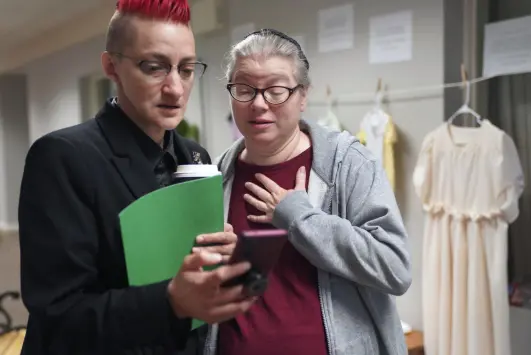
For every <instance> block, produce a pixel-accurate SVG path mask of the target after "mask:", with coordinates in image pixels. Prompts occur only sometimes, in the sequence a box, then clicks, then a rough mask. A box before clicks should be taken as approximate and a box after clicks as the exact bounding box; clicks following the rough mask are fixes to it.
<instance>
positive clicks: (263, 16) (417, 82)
mask: <svg viewBox="0 0 531 355" xmlns="http://www.w3.org/2000/svg"><path fill="white" fill-rule="evenodd" d="M345 3H354V8H355V48H354V49H352V50H347V51H341V52H335V53H329V54H320V53H318V51H317V30H318V29H317V16H318V15H317V14H318V10H319V9H322V8H326V7H329V6H334V5H341V4H345ZM443 3H444V0H401V1H393V0H387V1H383V0H382V1H378V2H369V0H358V1H355V2H353V1H352V0H344V1H339V0H329V1H326V2H323V1H320V0H307V1H305V2H304V7H302V6H301V5H300V2H296V1H285V0H284V1H281V0H270V1H261V2H257V1H248V0H228V9H229V10H228V12H229V13H228V15H229V16H228V19H229V24H228V25H229V26H226V27H225V28H224V29H223V30H221V31H219V32H216V33H214V34H210V35H203V36H198V37H197V52H198V55H199V56H200V57H201V59H202V60H203V61H205V62H206V63H208V64H209V68H208V71H207V74H206V76H205V77H204V79H203V81H202V84H201V86H200V87H198V88H196V92H195V93H194V95H195V94H197V93H201V97H202V98H203V101H202V102H198V101H197V100H199V99H198V95H196V96H195V97H193V98H192V100H195V102H193V103H191V106H192V107H194V108H193V109H191V111H190V112H189V113H190V114H192V115H193V116H194V118H193V120H194V121H195V122H198V120H197V118H195V117H197V112H200V111H202V112H203V114H204V120H203V122H206V126H205V127H202V128H203V129H202V131H201V136H202V138H204V139H205V140H204V144H205V146H206V148H207V149H208V150H209V152H210V153H211V155H212V156H217V155H218V154H220V153H221V152H222V151H223V150H224V149H226V147H227V146H228V145H229V144H230V143H231V132H230V128H229V125H228V123H227V120H226V116H227V113H228V111H229V105H228V103H229V99H228V94H227V92H226V90H225V88H224V85H225V84H226V82H225V81H224V79H223V67H222V63H223V59H224V55H225V53H226V51H227V50H228V48H229V45H230V39H229V38H230V37H229V36H230V27H231V26H236V25H240V24H243V23H248V22H254V23H255V24H256V27H257V28H260V27H265V26H267V27H273V28H277V29H279V30H282V31H285V32H287V33H289V34H292V35H303V36H304V42H305V49H306V51H307V56H308V58H309V60H310V63H311V77H312V80H313V89H312V93H311V96H310V107H309V109H308V112H307V116H306V117H307V118H309V119H315V118H316V117H317V116H318V115H320V114H323V113H324V112H325V106H324V105H323V101H324V99H325V87H326V85H330V87H331V89H332V95H333V96H335V97H337V96H340V95H344V94H348V93H352V92H373V91H374V90H375V88H376V83H377V79H378V78H379V77H381V78H382V79H383V81H384V84H386V85H388V87H389V88H390V89H403V88H408V87H416V86H424V85H437V84H441V83H442V82H443V74H444V62H443V61H444V48H443V47H444V46H443V40H444V39H443V34H444V11H445V10H444V7H443ZM409 9H412V10H413V11H414V12H413V21H414V28H413V30H414V38H413V40H414V52H413V60H412V61H410V62H405V63H400V64H388V65H370V64H369V63H368V30H369V22H368V19H369V17H370V16H373V15H381V14H386V13H391V12H395V11H400V10H409ZM102 49H103V38H101V37H98V38H95V39H93V40H90V41H88V42H85V43H82V44H79V45H76V46H73V47H71V48H68V49H66V50H64V51H62V52H59V53H56V54H53V55H51V56H48V57H46V58H42V59H40V60H38V61H36V62H33V63H31V64H30V65H28V66H27V67H26V68H25V69H24V70H25V72H26V73H27V75H28V77H27V80H28V95H29V101H30V104H29V141H30V142H33V141H34V140H35V139H36V138H38V137H39V136H41V135H42V134H45V133H47V132H49V131H51V130H55V129H58V128H62V127H65V126H69V125H73V124H76V123H78V122H80V121H81V108H80V106H79V104H80V97H79V79H80V78H81V77H82V76H84V75H88V74H92V73H95V72H99V71H100V64H99V55H100V52H101V50H102ZM443 101H444V100H443V95H442V93H430V95H420V96H418V97H403V98H396V99H392V101H391V102H390V104H389V106H388V111H389V112H390V113H391V114H392V115H393V118H394V122H395V124H396V126H397V129H398V131H399V143H398V145H397V147H396V156H397V199H398V201H399V204H400V208H401V212H402V214H403V218H404V221H405V223H406V227H407V229H408V232H409V236H410V250H411V254H412V258H413V277H414V278H413V285H412V287H411V289H410V290H409V291H408V292H407V294H406V295H404V296H402V297H399V298H398V300H397V302H398V306H399V311H400V315H401V317H402V318H403V320H405V321H406V322H408V323H410V324H411V325H413V326H414V327H415V328H419V329H421V328H422V320H421V290H420V286H421V285H420V280H421V252H422V228H423V214H422V210H421V207H420V204H419V202H418V200H417V198H416V197H415V195H414V193H413V188H412V184H411V172H412V170H413V167H414V165H415V162H416V159H417V154H418V152H419V149H420V144H421V142H422V139H423V138H424V136H425V135H426V134H427V133H428V132H429V131H431V130H432V129H434V128H435V127H436V126H437V125H439V124H441V123H442V121H443V118H444V116H443V106H444V105H443V104H444V102H443ZM369 107H370V103H369V102H367V103H355V104H354V103H352V104H341V105H338V106H337V107H336V108H335V113H336V114H337V115H338V117H339V118H340V119H341V120H342V121H343V122H344V124H345V125H346V126H347V127H348V128H349V129H350V130H351V131H353V132H354V131H356V130H357V127H358V125H359V122H360V120H361V118H362V116H363V114H364V113H365V112H366V111H367V110H368V109H369ZM198 123H199V122H198ZM0 124H1V121H0ZM0 127H1V126H0ZM0 133H1V130H0ZM1 153H2V151H1V147H0V161H1V159H2V154H1ZM1 195H2V186H1V184H0V198H1ZM1 211H2V210H1V206H0V213H1ZM512 317H513V318H514V319H519V320H521V319H524V318H525V316H522V314H521V313H519V312H516V311H514V310H513V312H512ZM518 324H522V323H518ZM526 329H529V328H528V327H527V328H526ZM514 334H517V335H514ZM518 334H520V333H519V332H518V330H515V331H514V332H513V336H517V339H516V338H515V339H516V340H514V342H515V343H517V344H518V345H519V346H520V347H519V349H520V350H522V349H523V350H522V351H523V352H518V351H515V353H514V354H522V355H523V354H524V353H526V352H525V351H526V350H525V349H526V348H525V347H523V345H522V344H524V342H525V339H526V338H525V337H524V336H522V334H520V335H518Z"/></svg>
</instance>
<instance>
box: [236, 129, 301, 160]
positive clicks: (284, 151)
mask: <svg viewBox="0 0 531 355" xmlns="http://www.w3.org/2000/svg"><path fill="white" fill-rule="evenodd" d="M268 146H270V147H271V146H272V147H273V148H270V149H268V150H264V147H263V145H257V144H254V143H253V142H250V141H249V140H246V142H245V149H244V150H243V152H242V154H241V159H242V160H243V161H244V162H246V163H249V164H255V165H261V166H268V165H275V164H280V163H283V162H285V161H288V160H290V159H292V158H294V157H296V156H297V155H299V154H300V153H302V152H303V151H305V150H306V149H308V148H309V147H310V139H309V138H308V137H307V136H306V134H304V133H303V132H302V131H301V130H300V129H299V128H298V127H297V130H296V131H295V132H294V133H293V134H292V135H291V136H289V138H288V139H287V140H285V141H284V142H282V143H279V144H271V145H268Z"/></svg>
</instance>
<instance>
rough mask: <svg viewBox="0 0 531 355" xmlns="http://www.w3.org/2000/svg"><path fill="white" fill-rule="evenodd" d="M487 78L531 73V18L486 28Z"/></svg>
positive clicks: (499, 23)
mask: <svg viewBox="0 0 531 355" xmlns="http://www.w3.org/2000/svg"><path fill="white" fill-rule="evenodd" d="M483 63H484V65H483V76H497V75H506V74H519V73H527V72H531V16H525V17H520V18H516V19H512V20H507V21H501V22H494V23H489V24H487V25H486V26H485V45H484V50H483Z"/></svg>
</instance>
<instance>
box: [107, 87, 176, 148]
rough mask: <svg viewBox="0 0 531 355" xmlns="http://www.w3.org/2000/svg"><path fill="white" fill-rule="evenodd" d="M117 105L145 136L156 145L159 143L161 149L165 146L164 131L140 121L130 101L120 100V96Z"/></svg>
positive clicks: (117, 98)
mask: <svg viewBox="0 0 531 355" xmlns="http://www.w3.org/2000/svg"><path fill="white" fill-rule="evenodd" d="M116 104H117V105H118V106H119V107H120V108H121V109H122V111H123V112H124V113H125V115H126V116H127V117H128V118H129V119H130V120H131V121H133V123H134V124H135V125H137V126H138V128H140V129H141V130H142V131H143V132H144V133H145V134H147V135H148V137H149V138H151V139H152V140H153V141H154V142H155V143H157V144H158V145H160V146H161V147H162V146H163V145H164V133H166V132H165V130H164V129H161V128H160V127H155V126H153V125H149V124H146V123H145V122H143V120H142V119H140V117H139V115H138V113H137V112H136V110H135V108H134V107H133V105H131V103H130V102H129V100H127V99H122V100H120V95H118V97H116Z"/></svg>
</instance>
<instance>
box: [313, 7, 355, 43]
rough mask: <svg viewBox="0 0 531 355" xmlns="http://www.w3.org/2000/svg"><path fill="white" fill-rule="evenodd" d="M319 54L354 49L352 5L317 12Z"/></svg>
mask: <svg viewBox="0 0 531 355" xmlns="http://www.w3.org/2000/svg"><path fill="white" fill-rule="evenodd" d="M318 28H319V35H318V37H319V39H318V42H319V45H318V47H319V52H321V53H326V52H334V51H340V50H345V49H351V48H354V4H347V5H342V6H336V7H332V8H328V9H325V10H320V11H319V25H318Z"/></svg>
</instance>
